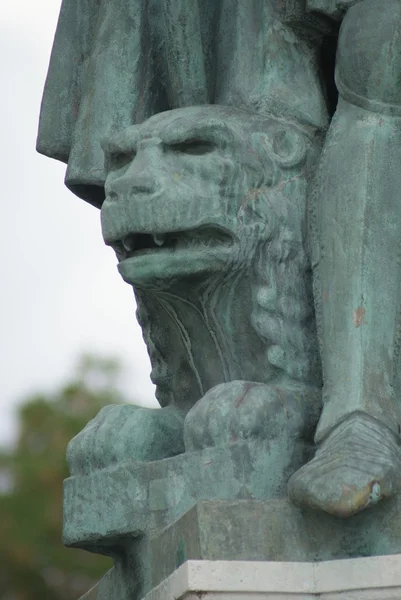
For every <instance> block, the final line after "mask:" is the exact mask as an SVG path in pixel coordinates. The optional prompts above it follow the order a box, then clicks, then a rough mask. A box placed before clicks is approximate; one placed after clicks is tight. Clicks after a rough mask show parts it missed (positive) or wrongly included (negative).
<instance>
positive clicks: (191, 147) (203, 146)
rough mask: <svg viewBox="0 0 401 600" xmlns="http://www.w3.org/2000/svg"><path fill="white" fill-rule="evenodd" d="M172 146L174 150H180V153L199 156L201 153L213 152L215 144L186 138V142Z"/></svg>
mask: <svg viewBox="0 0 401 600" xmlns="http://www.w3.org/2000/svg"><path fill="white" fill-rule="evenodd" d="M172 148H173V150H174V151H175V152H180V153H181V154H192V155H196V156H201V155H202V154H208V153H209V152H213V150H214V148H215V146H214V144H213V143H212V142H206V141H203V140H188V141H187V142H181V143H180V144H174V145H173V146H172Z"/></svg>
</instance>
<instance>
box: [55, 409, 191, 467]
mask: <svg viewBox="0 0 401 600" xmlns="http://www.w3.org/2000/svg"><path fill="white" fill-rule="evenodd" d="M182 452H184V417H183V416H182V415H181V413H179V412H178V411H177V410H175V409H174V408H161V409H151V408H142V407H138V406H135V405H132V404H120V405H119V404H116V405H110V406H106V407H104V408H103V409H102V410H101V411H100V412H99V414H98V415H97V416H96V417H95V418H94V419H92V421H90V422H89V423H88V424H87V425H86V427H85V428H84V429H83V430H82V431H81V432H80V433H79V434H78V435H76V436H75V437H74V438H73V439H72V440H71V442H70V443H69V445H68V448H67V460H68V464H69V468H70V473H71V475H88V474H89V473H92V472H93V471H96V470H98V469H103V468H105V467H109V466H111V465H113V464H121V463H126V462H149V461H154V460H161V459H164V458H169V457H171V456H175V455H177V454H181V453H182Z"/></svg>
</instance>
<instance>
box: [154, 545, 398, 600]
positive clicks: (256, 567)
mask: <svg viewBox="0 0 401 600" xmlns="http://www.w3.org/2000/svg"><path fill="white" fill-rule="evenodd" d="M315 598H316V599H319V600H400V598H401V555H399V554H398V555H393V556H380V557H373V558H357V559H345V560H333V561H328V562H317V563H301V562H252V561H246V562H245V561H207V560H205V561H197V560H189V561H187V562H186V563H184V564H183V565H182V566H181V567H179V568H178V569H177V570H176V571H174V573H172V574H171V575H170V576H169V577H167V578H166V579H165V580H164V581H162V582H161V583H160V584H159V585H158V586H157V587H155V588H154V589H153V590H152V591H151V592H149V593H148V594H147V595H146V596H145V599H144V600H312V599H315Z"/></svg>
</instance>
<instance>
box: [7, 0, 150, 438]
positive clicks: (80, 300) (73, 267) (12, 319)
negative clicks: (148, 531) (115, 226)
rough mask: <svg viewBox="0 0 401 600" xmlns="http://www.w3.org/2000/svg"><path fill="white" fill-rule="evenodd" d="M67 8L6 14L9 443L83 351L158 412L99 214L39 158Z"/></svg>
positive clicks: (59, 168)
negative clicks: (56, 44) (53, 58)
mask: <svg viewBox="0 0 401 600" xmlns="http://www.w3.org/2000/svg"><path fill="white" fill-rule="evenodd" d="M60 4H61V0H11V1H10V2H5V3H4V6H3V7H2V10H1V11H0V75H1V79H0V86H1V93H0V115H1V125H0V127H1V135H0V142H1V145H0V174H1V196H2V202H1V206H2V214H1V235H0V257H1V258H0V281H1V283H0V286H1V287H0V359H1V360H0V383H1V386H2V388H1V393H0V445H2V444H6V443H9V442H10V441H12V439H13V436H14V435H15V416H14V415H15V407H16V406H17V404H18V402H19V401H21V400H22V399H23V398H24V396H26V394H29V393H31V392H34V391H46V390H51V389H52V388H55V387H57V386H58V385H59V384H60V383H62V381H63V380H64V379H65V378H66V377H68V375H69V374H70V373H71V371H72V369H73V366H74V363H75V361H76V359H77V357H78V356H79V354H80V353H81V352H82V351H89V352H93V353H98V354H102V355H108V354H111V355H114V356H118V357H121V358H122V360H123V362H124V363H125V365H126V367H127V369H126V377H125V380H124V389H125V391H126V392H127V394H128V395H129V398H130V400H132V401H134V400H136V401H138V402H139V403H144V404H147V403H151V404H153V405H155V400H154V395H153V386H152V385H151V383H150V381H149V372H150V364H149V359H148V356H147V352H146V348H145V345H144V342H143V340H142V336H141V332H140V329H139V326H138V325H137V323H136V319H135V303H134V298H133V292H132V290H131V288H130V287H129V286H128V285H127V284H125V283H124V282H123V281H122V279H121V278H120V276H119V274H118V272H117V268H116V259H115V256H114V254H113V251H112V250H111V249H110V248H106V247H105V246H104V244H103V240H102V236H101V231H100V218H99V212H98V211H97V210H96V209H95V208H93V207H91V206H89V205H86V203H85V202H83V201H82V200H79V199H78V198H76V197H75V196H73V195H72V194H71V193H70V192H68V190H67V189H66V188H65V187H64V184H63V179H64V171H65V167H64V165H63V164H61V163H58V162H56V161H53V160H51V159H48V158H45V157H43V156H41V155H39V154H36V152H35V141H36V133H37V123H38V115H39V107H40V100H41V94H42V89H43V85H44V81H45V77H46V71H47V65H48V61H49V56H50V50H51V45H52V41H53V36H54V31H55V27H56V23H57V18H58V12H59V8H60Z"/></svg>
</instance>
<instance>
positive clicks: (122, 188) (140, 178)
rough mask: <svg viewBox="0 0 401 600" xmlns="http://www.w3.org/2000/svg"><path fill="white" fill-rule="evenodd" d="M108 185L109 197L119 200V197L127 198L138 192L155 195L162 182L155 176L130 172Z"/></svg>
mask: <svg viewBox="0 0 401 600" xmlns="http://www.w3.org/2000/svg"><path fill="white" fill-rule="evenodd" d="M107 187H108V189H107V190H106V191H107V197H108V199H109V200H117V199H118V198H127V197H131V196H136V195H138V194H146V195H153V194H155V193H157V191H158V190H159V189H160V184H159V183H158V182H157V181H156V179H155V178H154V177H150V176H148V175H144V174H143V175H140V174H138V175H133V174H132V173H130V174H129V175H128V174H127V175H126V176H124V177H120V178H119V179H116V180H115V181H113V182H112V183H110V185H109V186H107Z"/></svg>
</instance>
